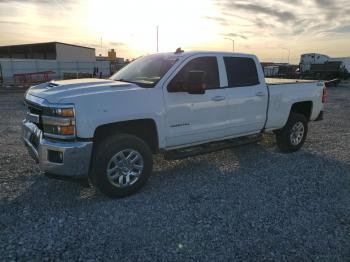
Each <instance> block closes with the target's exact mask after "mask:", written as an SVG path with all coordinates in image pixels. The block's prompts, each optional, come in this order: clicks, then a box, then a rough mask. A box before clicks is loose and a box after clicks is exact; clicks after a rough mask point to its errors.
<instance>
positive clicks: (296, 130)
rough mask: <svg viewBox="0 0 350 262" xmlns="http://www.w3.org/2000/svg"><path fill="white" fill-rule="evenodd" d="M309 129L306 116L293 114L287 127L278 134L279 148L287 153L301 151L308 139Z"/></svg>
mask: <svg viewBox="0 0 350 262" xmlns="http://www.w3.org/2000/svg"><path fill="white" fill-rule="evenodd" d="M307 131H308V127H307V119H306V118H305V116H304V115H301V114H297V113H291V114H290V116H289V118H288V121H287V123H286V125H285V126H284V127H283V128H282V129H281V130H278V131H277V132H276V142H277V146H278V148H279V149H280V150H281V151H282V152H285V153H289V152H295V151H297V150H299V149H300V148H301V147H302V145H303V144H304V141H305V139H306V135H307Z"/></svg>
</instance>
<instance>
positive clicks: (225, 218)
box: [0, 144, 350, 260]
mask: <svg viewBox="0 0 350 262" xmlns="http://www.w3.org/2000/svg"><path fill="white" fill-rule="evenodd" d="M155 164H156V165H155V166H156V168H155V170H154V174H153V175H152V176H151V179H150V181H149V183H148V184H147V185H146V187H145V188H144V189H143V190H141V191H140V192H138V193H137V194H135V195H133V196H130V197H127V198H123V199H116V200H112V199H109V198H107V197H105V196H103V195H101V194H100V193H98V192H96V191H95V190H93V189H91V188H85V187H82V186H80V185H78V184H74V183H67V182H65V181H59V180H52V179H48V178H46V177H44V176H43V175H42V174H39V173H37V174H35V175H33V176H34V178H33V181H32V183H31V184H30V185H29V186H28V187H26V189H25V190H23V192H21V193H20V194H18V197H16V198H13V199H6V198H3V199H2V200H1V201H0V211H1V212H0V221H1V223H0V232H1V234H2V235H3V237H5V238H6V236H8V235H11V234H17V235H18V236H23V235H24V236H25V237H26V238H29V239H30V238H31V237H30V235H27V234H28V233H27V228H28V227H29V228H35V227H36V225H40V226H41V227H42V228H44V230H42V231H41V232H42V233H41V234H44V235H45V237H43V239H47V238H48V237H50V238H52V237H51V235H52V234H53V233H52V232H54V234H55V237H54V238H53V241H57V242H60V243H62V242H63V243H66V245H70V244H69V243H70V242H69V238H68V240H65V236H66V235H71V234H72V233H71V232H72V228H71V226H70V225H71V224H75V225H76V228H75V229H74V230H75V231H74V232H75V233H73V235H74V234H77V235H79V236H80V237H81V236H83V235H84V236H85V237H86V239H90V238H89V236H90V234H91V232H92V231H91V230H93V229H92V228H91V226H93V225H95V224H96V223H97V224H99V225H100V228H109V227H110V226H111V225H112V226H116V227H118V234H121V235H120V236H119V235H118V234H116V233H115V232H114V233H113V234H108V233H104V234H105V236H106V242H105V243H104V245H106V246H108V249H110V250H114V249H118V250H119V248H121V249H120V250H124V251H125V252H126V253H127V250H128V249H127V248H126V247H129V246H130V247H131V248H132V246H133V244H134V243H135V242H140V241H141V242H140V243H143V245H147V242H149V241H152V242H156V243H158V244H157V245H159V246H163V245H164V246H165V247H172V245H173V244H174V243H173V242H171V239H174V237H175V238H176V239H180V240H181V236H182V237H183V238H186V237H189V236H187V235H186V234H195V236H197V237H199V239H201V238H202V237H210V238H211V239H212V238H214V239H216V240H215V241H216V242H213V243H214V244H213V245H216V248H217V249H218V250H220V248H221V249H222V248H227V246H228V245H229V246H233V247H234V249H235V250H237V252H236V254H239V255H244V254H251V255H252V256H253V257H254V256H255V257H258V256H260V255H261V254H266V252H267V251H266V250H269V252H274V250H280V252H282V254H289V252H290V251H289V249H288V247H290V244H288V245H285V243H287V242H288V241H291V243H292V245H293V246H294V247H295V249H299V250H301V254H303V256H306V257H308V256H311V257H312V256H313V254H320V252H321V253H322V252H323V250H328V251H329V250H330V249H329V248H331V249H332V250H333V251H332V252H337V254H335V253H332V254H333V255H337V256H338V255H341V254H342V253H344V252H347V251H346V250H345V249H346V247H345V246H346V244H343V245H341V247H339V246H335V247H334V246H333V245H336V243H337V239H346V237H347V236H346V234H347V228H349V226H350V220H349V210H348V208H349V206H348V203H349V201H350V199H349V188H350V166H349V164H346V163H343V162H341V161H337V160H335V159H332V158H329V157H327V156H326V155H322V154H311V153H309V152H307V151H304V150H301V151H300V152H297V153H294V154H280V153H278V152H277V151H276V149H275V148H274V147H271V146H268V145H267V146H266V145H261V144H256V145H249V146H244V147H239V148H233V149H228V150H224V151H220V152H216V153H211V154H208V155H203V156H197V157H193V158H189V159H185V160H181V161H171V162H169V161H165V160H163V159H162V158H160V157H156V160H155ZM18 182H19V183H20V182H21V181H18ZM33 200H35V201H33ZM7 212H11V217H9V216H6V213H7ZM169 218H171V220H172V222H171V223H170V222H166V221H165V220H167V219H169ZM36 219H37V220H36ZM61 221H64V223H66V222H67V225H65V224H62V222H61ZM118 221H127V223H122V224H119V223H118ZM129 224H130V225H132V227H131V228H130V227H129V226H128V225H129ZM86 228H90V229H89V230H90V231H89V230H87V229H86ZM189 229H191V230H192V229H193V232H192V231H191V230H190V232H189ZM106 230H107V231H108V229H106ZM184 232H187V233H184ZM324 232H328V233H327V234H328V235H327V234H326V235H327V238H328V240H327V241H326V240H324V239H325V235H324V234H325V233H324ZM334 232H337V238H335V236H334V234H335V233H334ZM148 234H149V236H148ZM121 236H123V238H122V242H120V241H121V239H120V237H121ZM126 236H127V237H126ZM141 236H142V238H141ZM193 236H194V235H193ZM108 239H109V241H107V240H108ZM168 239H169V240H168ZM190 239H191V238H190ZM319 239H323V240H324V241H323V242H322V241H321V242H317V241H319ZM115 240H117V241H115ZM252 241H253V242H252ZM286 241H287V242H286ZM115 243H118V245H117V246H116V244H115ZM215 243H216V244H215ZM219 243H221V244H219ZM222 243H227V244H226V245H223V244H222ZM253 243H255V244H253ZM281 243H284V244H281ZM288 243H289V242H288ZM315 243H317V244H315ZM330 243H334V244H330ZM344 243H345V242H344ZM40 245H42V246H45V243H44V242H43V243H41V242H40ZM120 245H121V247H119V246H120ZM279 245H281V246H279ZM329 245H331V247H329ZM63 246H64V245H63ZM123 247H124V249H123ZM191 248H193V250H196V249H198V250H202V246H201V245H200V241H195V240H193V241H192V242H191ZM339 248H342V249H344V250H345V251H344V250H340V249H339ZM305 250H307V251H305ZM328 251H327V252H328ZM52 252H54V254H56V253H55V252H57V255H58V254H59V252H60V250H56V251H52ZM152 252H155V251H152ZM221 252H225V250H221ZM252 252H253V253H252ZM290 255H291V256H293V254H292V253H290ZM328 255H330V253H328ZM304 258H305V257H304ZM301 260H302V259H301ZM311 260H312V259H311Z"/></svg>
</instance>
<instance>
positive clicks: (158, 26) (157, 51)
mask: <svg viewBox="0 0 350 262" xmlns="http://www.w3.org/2000/svg"><path fill="white" fill-rule="evenodd" d="M158 31H159V25H157V53H158V51H159V50H158V47H159V46H158Z"/></svg>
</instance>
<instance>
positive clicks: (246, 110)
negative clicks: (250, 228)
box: [23, 52, 326, 197]
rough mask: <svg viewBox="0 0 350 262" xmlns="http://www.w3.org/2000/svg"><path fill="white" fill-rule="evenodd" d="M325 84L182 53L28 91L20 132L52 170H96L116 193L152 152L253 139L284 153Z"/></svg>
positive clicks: (145, 171)
mask: <svg viewBox="0 0 350 262" xmlns="http://www.w3.org/2000/svg"><path fill="white" fill-rule="evenodd" d="M325 96H326V92H325V86H324V84H323V83H322V82H318V81H310V80H283V79H282V80H281V79H271V80H269V79H267V82H265V78H264V74H263V71H262V68H261V66H260V63H259V61H258V59H257V58H256V56H254V55H248V54H238V53H221V52H176V53H175V54H174V53H164V54H156V55H151V56H147V57H144V58H142V59H138V60H136V61H134V62H133V63H131V64H129V65H128V66H126V67H125V68H123V69H122V70H120V71H119V72H117V73H116V74H115V75H113V76H112V77H111V78H110V79H108V80H103V79H77V80H65V81H52V82H50V83H44V84H40V85H37V86H34V87H32V88H30V89H29V90H28V92H27V93H26V95H25V101H26V103H27V106H28V111H27V116H26V120H24V122H23V140H24V142H25V144H26V145H27V147H28V148H29V151H30V153H31V154H32V156H33V157H34V158H35V159H36V160H37V161H38V162H39V165H40V167H41V169H42V170H43V171H45V172H49V173H53V174H56V175H62V176H89V177H90V179H91V181H92V182H93V184H95V185H96V186H97V187H98V188H99V189H100V190H101V191H102V192H104V193H105V194H107V195H109V196H111V197H121V196H126V195H129V194H131V193H134V192H136V191H137V190H138V189H139V188H141V187H142V186H143V185H144V184H145V182H146V181H147V179H148V177H149V176H150V174H151V172H152V154H155V153H163V154H164V155H165V157H166V158H169V159H176V158H182V157H186V156H189V155H194V154H199V153H204V152H209V151H213V150H217V149H221V148H224V147H227V146H232V145H236V144H241V143H246V142H251V141H256V140H257V139H259V136H260V134H261V133H263V132H270V131H273V132H275V134H276V140H277V145H278V147H279V148H280V149H281V151H283V152H294V151H296V150H298V149H299V148H300V147H301V146H302V145H303V143H304V141H305V138H306V135H307V131H308V122H309V121H313V120H320V119H322V116H323V107H324V102H325Z"/></svg>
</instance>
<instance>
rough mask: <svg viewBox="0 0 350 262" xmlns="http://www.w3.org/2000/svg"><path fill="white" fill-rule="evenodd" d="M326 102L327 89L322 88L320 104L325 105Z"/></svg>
mask: <svg viewBox="0 0 350 262" xmlns="http://www.w3.org/2000/svg"><path fill="white" fill-rule="evenodd" d="M326 101H327V89H326V87H324V88H323V91H322V103H326Z"/></svg>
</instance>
